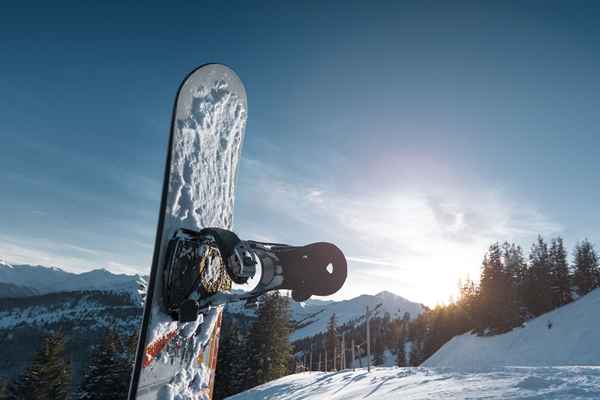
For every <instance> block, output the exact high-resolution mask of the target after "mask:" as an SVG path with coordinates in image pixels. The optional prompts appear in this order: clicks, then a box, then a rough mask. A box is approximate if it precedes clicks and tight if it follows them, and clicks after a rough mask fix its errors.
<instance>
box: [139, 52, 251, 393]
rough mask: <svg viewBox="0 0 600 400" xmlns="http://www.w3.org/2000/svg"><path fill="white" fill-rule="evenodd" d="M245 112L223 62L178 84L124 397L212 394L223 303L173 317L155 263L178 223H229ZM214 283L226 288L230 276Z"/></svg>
mask: <svg viewBox="0 0 600 400" xmlns="http://www.w3.org/2000/svg"><path fill="white" fill-rule="evenodd" d="M246 117H247V101H246V92H245V89H244V86H243V84H242V82H241V81H240V79H239V78H238V76H237V75H236V74H235V73H234V72H233V71H232V70H231V69H229V68H228V67H226V66H224V65H220V64H207V65H203V66H201V67H199V68H197V69H196V70H194V71H193V72H192V73H190V74H189V75H188V76H187V78H185V80H184V81H183V83H182V84H181V86H180V88H179V91H178V93H177V97H176V100H175V105H174V110H173V116H172V121H171V131H170V137H169V142H168V149H167V160H166V166H165V174H164V181H163V192H162V198H161V205H160V211H159V219H158V228H157V232H156V240H155V247H154V255H153V259H152V267H151V272H150V277H149V281H148V286H147V291H146V294H145V305H144V314H143V321H142V328H141V331H140V336H139V341H138V348H137V352H136V360H135V365H134V370H133V374H132V379H131V386H130V391H129V399H130V400H134V399H140V400H142V399H144V400H145V399H153V400H154V399H173V398H178V399H211V398H212V390H213V385H214V376H215V368H216V360H217V353H218V346H219V334H220V326H221V319H222V313H223V304H215V305H212V306H209V307H205V308H204V309H202V310H200V312H198V313H197V316H196V314H193V315H194V318H192V320H186V321H185V322H180V321H178V320H176V319H174V318H173V317H172V316H171V315H169V312H168V310H167V309H165V307H164V303H165V301H164V299H163V296H164V291H163V287H162V285H163V284H164V277H163V272H164V268H162V266H163V265H164V264H165V262H166V258H167V253H168V245H169V241H170V240H171V238H172V237H173V235H175V233H176V232H177V231H178V230H181V229H187V230H192V231H199V230H201V229H202V228H205V227H216V228H224V229H230V228H231V225H232V219H233V208H234V193H235V182H236V173H237V166H238V161H239V158H240V152H241V148H242V143H243V140H244V131H245V126H246ZM207 268H208V267H207ZM210 268H215V269H219V268H223V266H222V265H219V264H218V263H216V264H214V265H211V266H210ZM216 272H217V273H216V274H215V275H218V276H223V274H219V273H218V272H219V271H216ZM215 285H216V288H217V290H227V289H228V288H230V286H231V282H227V281H223V282H216V283H215Z"/></svg>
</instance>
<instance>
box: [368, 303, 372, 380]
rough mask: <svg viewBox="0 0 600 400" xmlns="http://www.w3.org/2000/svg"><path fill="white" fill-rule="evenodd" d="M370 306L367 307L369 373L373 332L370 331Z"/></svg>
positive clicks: (369, 369)
mask: <svg viewBox="0 0 600 400" xmlns="http://www.w3.org/2000/svg"><path fill="white" fill-rule="evenodd" d="M369 318H370V315H369V306H367V372H371V330H370V329H369Z"/></svg>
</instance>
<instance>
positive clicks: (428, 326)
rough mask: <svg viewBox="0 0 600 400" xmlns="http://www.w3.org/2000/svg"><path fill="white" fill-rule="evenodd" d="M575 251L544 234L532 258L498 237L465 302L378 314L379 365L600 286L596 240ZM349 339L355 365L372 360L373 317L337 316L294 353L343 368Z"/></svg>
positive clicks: (520, 318) (315, 366)
mask: <svg viewBox="0 0 600 400" xmlns="http://www.w3.org/2000/svg"><path fill="white" fill-rule="evenodd" d="M568 258H569V257H568V254H567V250H566V248H565V245H564V241H563V239H562V238H560V237H557V238H553V239H551V240H550V242H549V243H547V242H546V241H545V240H544V238H542V237H541V236H538V238H537V240H536V241H535V242H534V243H533V244H532V246H531V249H530V251H529V254H528V255H527V257H526V256H525V254H524V252H523V250H522V248H521V247H520V246H518V245H516V244H514V243H503V244H500V243H493V244H492V245H491V246H490V247H489V249H488V251H487V252H486V254H485V255H484V257H483V262H482V266H481V270H480V277H479V283H475V282H474V281H472V280H470V279H467V280H466V282H463V283H462V284H460V295H459V298H458V300H457V301H454V302H451V303H449V304H447V305H438V306H436V307H434V308H428V307H425V308H424V311H423V312H422V313H421V314H420V315H419V316H418V317H417V318H415V319H413V320H411V319H410V316H407V315H395V316H394V317H392V316H391V315H390V314H388V313H384V315H376V316H374V317H373V318H372V319H371V321H370V336H371V337H370V339H371V343H370V345H371V354H372V360H371V362H372V365H383V364H384V361H385V357H384V354H385V352H386V351H388V354H389V356H388V357H393V361H394V363H395V364H396V365H398V366H418V365H420V364H421V363H422V362H423V361H425V360H426V359H427V358H429V357H430V356H431V355H433V353H435V352H436V351H437V350H438V349H439V348H440V347H441V346H442V345H444V344H445V343H446V342H448V341H449V340H450V339H451V338H453V337H454V336H456V335H460V334H463V333H466V332H473V333H475V334H478V335H496V334H501V333H505V332H508V331H510V330H511V329H513V328H515V327H518V326H521V325H522V324H523V323H524V322H525V321H527V320H529V319H531V318H534V317H537V316H539V315H541V314H544V313H546V312H548V311H552V310H553V309H555V308H557V307H561V306H563V305H565V304H568V303H570V302H572V301H573V300H575V299H576V298H578V297H581V296H583V295H585V294H587V293H589V292H590V291H592V290H594V289H595V288H598V287H600V268H599V266H598V255H597V253H596V251H595V249H594V246H593V245H592V243H591V242H590V241H589V240H583V241H581V242H579V243H577V245H576V246H575V249H574V250H573V256H572V259H571V262H569V260H568ZM342 338H343V339H342ZM342 343H345V344H342ZM348 343H354V356H355V359H354V361H353V363H354V364H353V365H355V366H363V367H364V366H366V321H365V320H364V318H361V319H358V320H356V321H350V322H347V323H345V324H342V325H340V326H337V324H336V323H335V315H333V316H332V318H331V319H330V323H329V326H328V331H327V332H326V333H323V334H319V335H315V336H313V337H309V338H304V339H302V340H299V341H297V342H295V343H294V352H295V353H296V354H301V355H302V354H305V353H307V354H311V353H312V358H311V357H309V361H308V362H306V361H304V360H302V362H304V364H305V365H306V368H307V369H311V370H328V371H329V370H336V369H339V366H340V365H343V364H341V363H340V361H339V360H340V359H341V358H344V359H345V360H348V359H350V358H351V357H352V355H351V354H352V351H351V350H352V347H351V344H348ZM325 354H327V357H325V356H324V355H325ZM324 358H327V362H326V363H325V364H323V359H324ZM310 359H312V361H310ZM315 360H317V361H315ZM318 360H321V361H318ZM332 360H336V361H332ZM388 362H389V361H388ZM357 364H358V365H357ZM350 365H351V364H350ZM346 366H348V364H347V363H346Z"/></svg>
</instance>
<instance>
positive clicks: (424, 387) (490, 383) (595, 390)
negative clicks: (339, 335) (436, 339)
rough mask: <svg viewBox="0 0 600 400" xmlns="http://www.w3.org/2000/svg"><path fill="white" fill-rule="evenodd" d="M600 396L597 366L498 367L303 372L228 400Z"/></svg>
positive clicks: (573, 399)
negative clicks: (454, 369)
mask: <svg viewBox="0 0 600 400" xmlns="http://www.w3.org/2000/svg"><path fill="white" fill-rule="evenodd" d="M599 398H600V368H598V367H502V368H497V369H493V370H487V371H481V372H451V371H448V370H443V369H430V368H397V367H393V368H374V369H372V371H371V372H370V373H367V371H366V369H358V370H356V371H355V372H353V371H341V372H328V373H325V372H304V373H300V374H295V375H290V376H286V377H284V378H281V379H278V380H275V381H272V382H269V383H267V384H264V385H262V386H258V387H256V388H254V389H250V390H248V391H246V392H243V393H240V394H238V395H235V396H232V397H229V398H228V399H229V400H275V399H277V400H292V399H295V400H296V399H306V400H342V399H368V400H397V399H402V400H425V399H440V400H444V399H448V400H450V399H451V400H460V399H463V400H464V399H472V400H475V399H488V400H491V399H530V400H532V399H539V400H557V399H561V400H577V399H599Z"/></svg>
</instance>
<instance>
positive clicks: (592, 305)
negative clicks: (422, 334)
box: [423, 289, 600, 398]
mask: <svg viewBox="0 0 600 400" xmlns="http://www.w3.org/2000/svg"><path fill="white" fill-rule="evenodd" d="M598 310H600V289H596V290H594V291H593V292H591V293H589V294H588V295H586V296H584V297H582V298H580V299H579V300H577V301H575V302H573V303H571V304H567V305H566V306H563V307H561V308H559V309H556V310H554V311H551V312H549V313H546V314H544V315H541V316H539V317H538V318H535V319H533V320H530V321H528V322H527V324H526V325H525V326H524V327H522V328H516V329H513V330H512V331H510V332H508V333H505V334H503V335H497V336H491V337H479V336H476V335H471V334H465V335H461V336H457V337H455V338H453V339H452V340H450V341H449V342H448V343H446V344H445V345H444V346H442V348H441V349H440V350H438V351H437V352H436V353H435V354H434V355H433V356H431V357H430V358H429V359H428V360H427V361H425V363H424V364H423V366H425V367H447V368H455V369H481V368H490V367H496V366H505V365H515V366H516V365H521V366H542V365H600V345H598V342H599V340H600V318H598ZM597 398H600V393H598V397H597Z"/></svg>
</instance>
